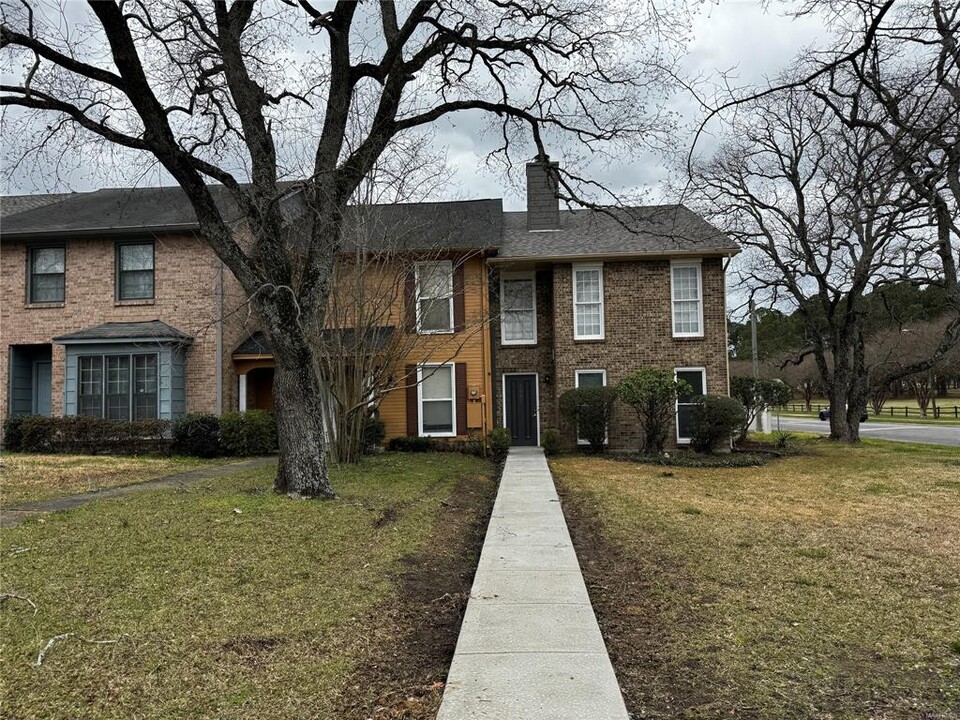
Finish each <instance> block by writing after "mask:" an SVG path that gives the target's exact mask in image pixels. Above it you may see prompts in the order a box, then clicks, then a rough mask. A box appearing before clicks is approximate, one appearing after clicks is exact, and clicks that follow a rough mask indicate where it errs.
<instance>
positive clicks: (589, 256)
mask: <svg viewBox="0 0 960 720" xmlns="http://www.w3.org/2000/svg"><path fill="white" fill-rule="evenodd" d="M739 253H740V248H735V249H734V248H707V249H705V250H669V251H665V250H657V251H651V252H607V253H578V254H576V255H516V256H508V257H502V256H496V257H492V258H490V259H489V260H487V262H489V263H491V264H496V265H505V264H507V263H521V262H579V261H581V260H660V259H668V258H673V257H733V256H734V255H737V254H739Z"/></svg>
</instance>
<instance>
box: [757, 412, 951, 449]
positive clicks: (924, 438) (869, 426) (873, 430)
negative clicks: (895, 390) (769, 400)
mask: <svg viewBox="0 0 960 720" xmlns="http://www.w3.org/2000/svg"><path fill="white" fill-rule="evenodd" d="M770 422H771V424H772V426H773V428H774V429H776V428H777V418H776V415H771V417H770ZM780 429H781V430H789V431H793V432H812V433H820V434H822V435H826V434H828V433H829V432H830V424H829V423H828V422H821V421H820V420H816V419H807V418H794V417H783V416H781V417H780ZM860 437H862V438H879V439H881V440H896V441H898V442H914V443H925V444H928V445H954V446H957V447H960V427H956V426H954V427H949V426H945V425H930V424H920V423H909V424H908V423H899V424H898V423H889V422H884V423H879V422H873V423H872V422H869V421H868V422H865V423H863V424H861V425H860Z"/></svg>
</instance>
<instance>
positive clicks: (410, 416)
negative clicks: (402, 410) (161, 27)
mask: <svg viewBox="0 0 960 720" xmlns="http://www.w3.org/2000/svg"><path fill="white" fill-rule="evenodd" d="M404 382H406V384H407V435H412V436H414V437H416V436H417V435H419V434H420V415H419V413H420V408H419V407H417V405H418V403H419V399H418V398H417V366H416V365H407V367H406V368H405V372H404Z"/></svg>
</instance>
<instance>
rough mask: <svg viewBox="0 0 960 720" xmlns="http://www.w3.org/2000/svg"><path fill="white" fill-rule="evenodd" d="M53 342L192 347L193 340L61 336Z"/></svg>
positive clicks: (179, 338)
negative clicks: (152, 344)
mask: <svg viewBox="0 0 960 720" xmlns="http://www.w3.org/2000/svg"><path fill="white" fill-rule="evenodd" d="M53 342H55V343H56V344H57V345H121V344H127V345H131V344H138V343H139V344H143V343H155V344H157V345H163V344H171V343H173V344H177V345H192V344H193V338H183V337H175V336H172V335H171V336H167V337H158V336H154V335H151V336H150V337H119V338H114V337H100V338H89V337H88V338H72V337H70V336H69V335H60V336H59V337H55V338H53Z"/></svg>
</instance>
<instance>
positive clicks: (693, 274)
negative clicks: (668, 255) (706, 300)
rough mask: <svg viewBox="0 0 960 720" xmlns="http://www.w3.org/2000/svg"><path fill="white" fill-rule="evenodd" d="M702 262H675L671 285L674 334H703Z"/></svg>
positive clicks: (698, 335)
mask: <svg viewBox="0 0 960 720" xmlns="http://www.w3.org/2000/svg"><path fill="white" fill-rule="evenodd" d="M701 285H702V283H701V277H700V263H698V262H697V263H689V262H687V263H673V264H672V265H671V266H670V287H671V292H672V295H673V336H674V337H702V336H703V294H702V288H701Z"/></svg>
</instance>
